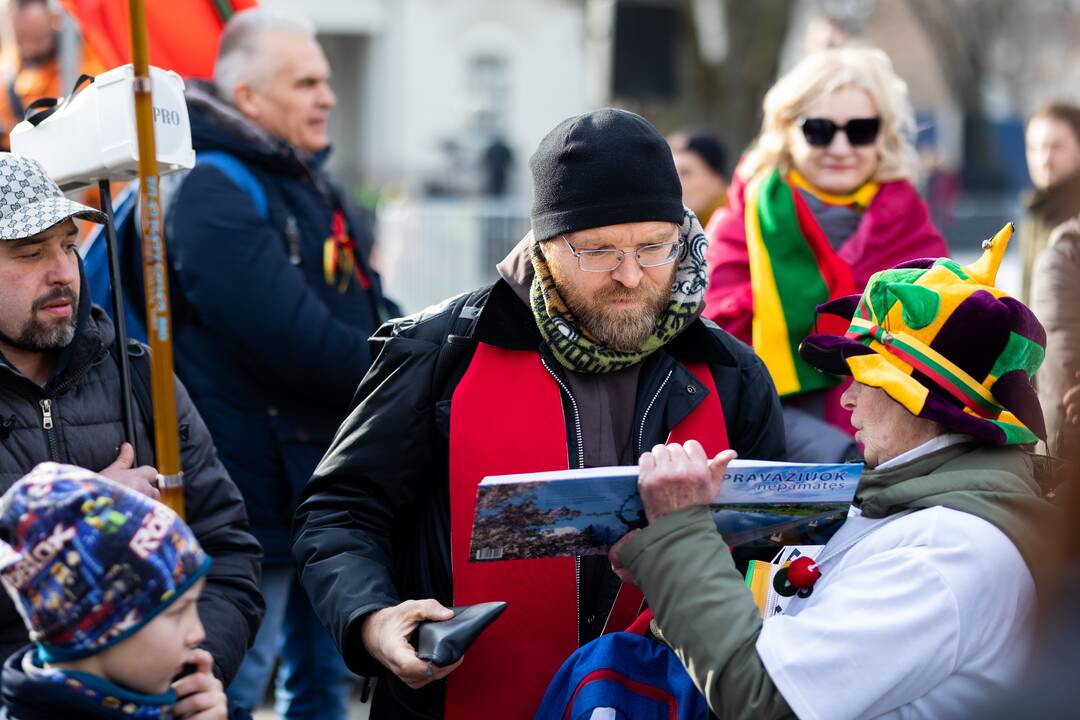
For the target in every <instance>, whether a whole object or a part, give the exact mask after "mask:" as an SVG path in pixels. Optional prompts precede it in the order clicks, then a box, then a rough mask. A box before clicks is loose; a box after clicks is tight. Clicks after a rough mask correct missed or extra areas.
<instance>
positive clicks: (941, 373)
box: [799, 224, 1046, 445]
mask: <svg viewBox="0 0 1080 720" xmlns="http://www.w3.org/2000/svg"><path fill="white" fill-rule="evenodd" d="M1012 233H1013V227H1012V225H1011V224H1010V225H1006V226H1005V227H1004V228H1002V229H1001V231H1000V232H998V234H997V235H995V236H994V237H993V238H991V239H990V240H986V241H985V242H983V254H982V257H980V258H979V260H978V262H976V263H975V264H973V265H970V266H967V267H961V266H960V265H958V264H957V263H956V262H954V261H952V260H950V259H948V258H938V259H936V260H934V259H925V260H913V261H911V262H907V263H903V264H901V265H898V266H897V267H895V268H892V269H890V270H884V271H882V272H878V273H875V274H874V275H873V276H872V277H871V278H870V282H869V283H868V284H867V286H866V290H865V291H864V292H863V294H862V296H858V295H851V296H848V297H844V298H839V299H837V300H833V301H831V302H828V303H825V304H823V305H820V306H819V307H818V313H819V315H818V317H819V326H818V330H819V331H821V330H822V329H825V330H826V331H828V330H830V329H831V328H829V327H826V328H822V324H829V323H830V322H831V323H833V325H832V327H836V325H835V323H836V321H837V320H839V319H842V321H843V323H844V324H848V323H850V324H849V325H848V328H847V332H846V333H843V331H842V330H840V329H839V328H837V334H820V335H811V336H810V337H808V338H806V339H805V340H804V341H803V343H802V345H801V346H800V347H799V354H800V355H801V356H802V357H803V359H804V360H806V361H807V362H808V363H810V364H811V365H813V366H814V367H816V368H818V369H820V370H824V371H825V372H829V373H834V374H837V375H851V376H853V377H854V378H855V379H856V380H857V381H859V382H861V383H863V384H864V385H871V386H873V387H879V388H881V389H882V390H884V391H885V392H886V393H888V394H889V396H890V397H891V398H893V399H894V400H896V401H897V402H899V403H900V404H901V405H903V406H904V407H905V408H907V410H908V411H909V412H911V414H913V415H915V416H917V417H921V418H926V419H927V420H933V421H934V422H938V423H941V424H942V425H944V426H946V427H948V428H949V429H951V430H953V431H955V432H962V433H967V434H969V435H972V436H974V437H976V438H979V439H981V440H985V441H987V442H992V443H997V444H1001V445H1015V444H1019V443H1032V442H1035V441H1036V440H1037V439H1038V438H1044V439H1045V437H1046V428H1045V425H1044V423H1043V414H1042V408H1041V407H1040V406H1039V399H1038V396H1037V395H1036V393H1035V388H1034V386H1033V385H1032V382H1031V381H1032V377H1033V376H1034V375H1035V371H1036V370H1037V369H1038V368H1039V365H1041V364H1042V361H1043V356H1044V355H1045V353H1046V331H1045V330H1044V329H1043V326H1042V325H1041V324H1040V323H1039V321H1038V319H1036V317H1035V315H1034V313H1032V312H1031V310H1029V309H1028V308H1027V307H1026V306H1025V305H1024V304H1023V303H1021V302H1020V301H1019V300H1016V299H1015V298H1012V297H1009V296H1008V295H1006V294H1005V293H1003V292H1002V291H1001V290H998V289H997V288H996V287H994V278H995V277H996V276H997V271H998V267H999V266H1000V265H1001V259H1002V257H1003V256H1004V254H1005V248H1006V247H1007V246H1008V244H1009V238H1010V237H1011V236H1012ZM830 316H831V318H830ZM840 333H843V334H840Z"/></svg>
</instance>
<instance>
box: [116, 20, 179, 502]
mask: <svg viewBox="0 0 1080 720" xmlns="http://www.w3.org/2000/svg"><path fill="white" fill-rule="evenodd" d="M128 18H129V20H130V24H131V60H132V64H133V66H134V69H135V82H134V86H135V126H136V130H137V132H138V139H139V181H140V188H139V189H140V192H139V201H140V204H139V208H140V211H141V218H140V219H141V229H142V251H143V277H144V280H145V282H146V334H147V339H148V340H149V343H150V386H151V388H150V389H151V397H152V398H153V401H154V449H155V459H156V464H157V469H158V488H159V489H160V490H161V501H162V502H163V503H165V504H166V505H168V506H169V507H171V508H172V509H173V510H175V511H176V512H177V514H178V515H180V517H184V476H183V472H182V470H181V466H180V433H179V429H178V427H177V417H176V385H175V381H174V380H173V346H172V321H171V319H170V307H169V273H168V259H167V256H166V254H165V237H164V235H163V233H162V224H163V220H164V219H163V218H162V213H161V194H160V193H161V188H160V185H159V182H158V166H157V147H156V143H155V142H154V106H153V101H152V98H151V83H150V62H149V42H148V40H147V32H146V7H145V5H144V3H143V0H129V2H128Z"/></svg>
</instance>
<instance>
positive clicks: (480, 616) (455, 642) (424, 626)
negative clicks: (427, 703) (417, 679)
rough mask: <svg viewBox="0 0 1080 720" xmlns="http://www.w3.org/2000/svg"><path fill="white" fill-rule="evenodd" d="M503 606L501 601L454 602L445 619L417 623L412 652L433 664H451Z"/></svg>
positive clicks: (443, 665)
mask: <svg viewBox="0 0 1080 720" xmlns="http://www.w3.org/2000/svg"><path fill="white" fill-rule="evenodd" d="M505 609H506V603H504V602H488V603H480V604H479V605H456V606H454V607H452V608H451V610H453V611H454V617H452V618H450V619H449V620H441V621H434V620H428V621H425V622H422V623H420V625H419V626H418V627H417V630H416V633H417V638H416V655H417V657H419V658H420V659H421V660H428V661H430V662H431V663H432V664H433V665H438V666H439V667H446V666H447V665H453V664H454V663H456V662H457V661H458V660H460V659H461V656H462V655H464V654H465V650H467V649H468V647H469V645H471V644H472V642H473V640H476V638H478V637H479V636H480V633H482V632H483V631H484V629H485V628H487V626H488V625H490V624H491V623H493V622H495V619H496V618H498V617H499V616H500V615H502V612H503V610H505Z"/></svg>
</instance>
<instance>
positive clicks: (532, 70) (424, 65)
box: [263, 0, 589, 196]
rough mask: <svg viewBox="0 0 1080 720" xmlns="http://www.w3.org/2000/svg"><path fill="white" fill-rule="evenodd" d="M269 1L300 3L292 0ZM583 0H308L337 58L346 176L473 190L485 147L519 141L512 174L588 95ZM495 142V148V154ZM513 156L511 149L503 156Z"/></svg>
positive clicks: (512, 177)
mask: <svg viewBox="0 0 1080 720" xmlns="http://www.w3.org/2000/svg"><path fill="white" fill-rule="evenodd" d="M263 4H264V5H265V6H267V7H278V8H281V9H283V10H287V11H291V12H296V11H297V10H298V4H297V3H295V2H290V0H264V2H263ZM584 7H585V2H583V1H582V0H514V1H513V2H502V1H500V0H306V2H304V3H303V6H302V12H303V13H304V14H306V15H307V16H308V17H310V18H311V19H312V20H313V21H314V22H315V24H316V27H317V29H318V31H319V33H320V40H321V41H322V43H323V47H324V48H325V50H326V53H327V56H328V58H329V60H330V65H331V67H332V68H333V73H334V76H333V79H332V84H333V87H334V90H335V92H336V93H337V95H338V107H337V109H336V110H335V112H334V114H333V116H332V119H331V134H332V137H333V140H334V146H335V150H334V157H333V161H332V167H333V169H334V171H335V172H336V174H337V175H338V176H339V177H341V178H342V179H343V180H345V181H347V182H348V181H352V182H354V183H356V182H359V181H361V180H363V182H364V183H367V184H375V185H383V184H386V183H392V184H393V185H396V186H400V187H401V188H403V189H404V190H406V191H407V192H408V193H409V194H410V195H411V196H415V195H416V194H418V193H419V194H422V195H426V196H432V195H434V196H471V195H478V194H482V193H483V191H484V189H485V186H486V182H485V181H486V179H487V178H486V177H485V167H484V162H483V158H484V157H485V152H486V151H487V150H488V149H489V147H491V146H492V144H493V143H494V142H496V141H499V142H501V143H503V144H505V147H506V148H507V149H509V151H510V155H511V157H512V162H511V163H510V164H509V166H508V174H507V178H506V184H507V187H508V189H509V191H510V192H511V193H512V194H527V192H528V189H529V188H528V186H527V179H528V173H527V167H526V164H525V161H526V160H527V159H528V156H529V154H530V153H531V151H532V149H533V148H534V147H535V145H536V143H537V142H538V141H539V139H540V138H541V137H542V136H543V134H544V133H545V132H546V131H547V130H549V129H550V128H551V127H552V126H553V125H555V124H556V123H557V122H558V121H559V120H562V119H563V118H565V117H567V116H569V115H573V114H576V113H579V112H582V111H583V110H584V109H586V108H587V107H588V105H589V103H588V101H587V94H586V93H587V82H588V79H587V75H588V69H587V63H586V62H585V12H584ZM491 155H492V154H491V153H488V156H489V157H491ZM500 157H505V155H500Z"/></svg>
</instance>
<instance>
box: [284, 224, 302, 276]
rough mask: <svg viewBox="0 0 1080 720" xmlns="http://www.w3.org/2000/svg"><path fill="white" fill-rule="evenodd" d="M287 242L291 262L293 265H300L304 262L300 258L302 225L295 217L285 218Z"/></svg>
mask: <svg viewBox="0 0 1080 720" xmlns="http://www.w3.org/2000/svg"><path fill="white" fill-rule="evenodd" d="M285 241H286V243H287V244H288V246H289V262H290V263H292V264H293V265H299V264H300V263H301V262H302V259H301V257H300V225H299V223H297V222H296V217H295V216H293V215H289V216H288V217H287V218H285Z"/></svg>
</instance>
